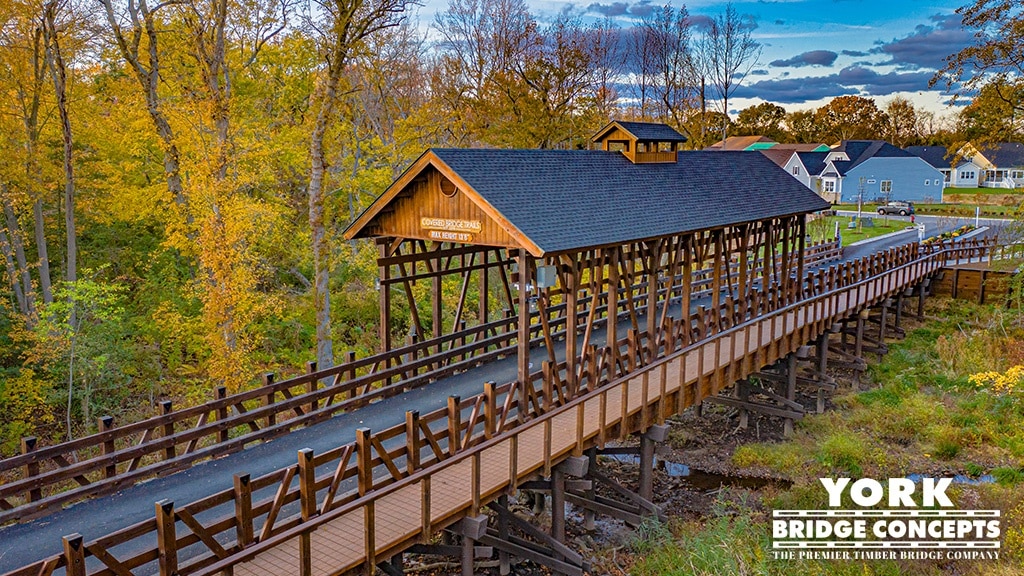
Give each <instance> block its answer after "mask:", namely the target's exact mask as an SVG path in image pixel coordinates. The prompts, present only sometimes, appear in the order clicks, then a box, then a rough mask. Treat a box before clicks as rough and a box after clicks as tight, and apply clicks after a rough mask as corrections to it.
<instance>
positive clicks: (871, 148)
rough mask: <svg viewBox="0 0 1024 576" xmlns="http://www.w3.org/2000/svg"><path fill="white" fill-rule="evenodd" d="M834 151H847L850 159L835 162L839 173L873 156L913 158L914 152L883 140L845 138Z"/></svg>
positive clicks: (844, 173) (843, 173)
mask: <svg viewBox="0 0 1024 576" xmlns="http://www.w3.org/2000/svg"><path fill="white" fill-rule="evenodd" d="M833 151H842V152H846V156H847V157H848V158H849V159H850V160H849V161H843V160H839V161H836V162H833V164H834V165H835V167H836V170H839V173H840V174H842V175H844V176H845V175H846V173H847V172H848V171H850V170H851V169H853V168H854V167H856V166H857V165H858V164H861V163H863V162H865V161H867V160H870V159H871V158H912V157H913V154H911V153H910V152H907V151H906V150H903V149H900V148H897V147H895V146H893V145H892V144H889V143H888V142H885V141H882V140H843V141H842V142H841V143H840V144H839V146H837V147H836V148H834V149H833Z"/></svg>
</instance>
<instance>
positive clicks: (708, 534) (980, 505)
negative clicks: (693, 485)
mask: <svg viewBox="0 0 1024 576" xmlns="http://www.w3.org/2000/svg"><path fill="white" fill-rule="evenodd" d="M927 312H928V316H929V317H931V318H934V320H931V321H929V322H928V323H926V324H924V325H923V326H920V327H918V328H916V329H914V330H912V331H908V334H907V337H906V338H905V339H903V340H901V341H898V342H890V352H889V354H887V355H886V356H885V357H884V359H883V361H882V362H881V363H878V364H874V365H872V366H870V368H869V371H868V373H867V374H866V375H865V376H864V379H865V380H867V381H870V384H869V385H862V386H861V388H866V389H846V390H845V391H842V392H837V393H836V397H835V398H834V403H835V405H836V408H835V409H834V410H832V411H829V412H826V413H825V414H821V415H809V416H807V417H805V418H804V419H803V420H802V421H800V422H799V423H798V425H797V428H796V432H795V434H794V435H793V436H792V437H791V438H789V439H787V440H785V441H782V442H768V443H756V444H747V445H744V446H740V447H738V448H737V449H736V451H735V452H734V454H733V459H732V463H733V465H734V466H736V467H737V468H740V469H745V472H746V473H760V474H764V473H772V474H774V475H776V476H781V477H785V478H787V479H789V480H791V481H792V482H793V484H792V486H791V487H790V488H788V489H783V488H777V487H775V488H768V489H763V490H762V491H759V492H750V491H745V490H741V489H738V488H728V489H723V490H722V491H720V493H719V495H718V496H717V500H716V502H715V504H713V505H712V506H711V511H710V512H709V513H708V514H706V515H705V516H704V517H702V518H700V519H696V520H688V521H680V520H674V521H673V522H672V523H671V524H670V525H669V528H670V530H671V537H667V536H666V534H665V533H664V531H649V532H651V536H652V537H651V538H650V543H649V545H635V546H634V550H635V552H636V553H635V556H634V562H633V565H632V566H630V567H629V571H628V573H629V574H634V575H636V576H648V575H649V576H654V575H656V574H657V575H684V574H685V575H691V574H692V575H705V574H707V575H710V574H763V575H776V574H778V575H782V574H839V575H844V574H849V575H853V574H858V575H859V574H885V575H905V574H907V575H909V574H925V575H931V574H935V575H938V574H945V573H957V574H1022V573H1024V380H1022V381H1021V382H1019V383H1017V385H1016V386H1015V387H1011V389H1009V390H1002V389H1000V390H996V389H994V388H986V387H985V385H975V384H973V383H971V382H970V381H969V376H970V375H971V374H974V373H978V372H989V371H995V372H1000V373H1004V372H1006V371H1007V370H1008V369H1009V368H1010V367H1011V366H1014V365H1020V364H1024V352H1019V353H1018V352H1014V351H1015V350H1017V349H1018V346H1019V345H1021V344H1024V314H1022V313H1021V312H1019V311H1011V310H1001V309H995V308H992V307H981V306H975V305H971V304H965V303H962V302H955V301H950V300H940V301H930V302H929V303H928V310H927ZM1022 349H1024V348H1022ZM911 473H919V474H923V475H926V476H947V475H953V474H965V475H968V476H970V477H973V478H977V477H980V476H983V475H986V474H991V475H992V476H993V477H994V478H995V480H996V482H994V483H986V484H979V485H971V486H969V485H954V486H953V487H952V488H951V489H950V490H949V491H948V492H947V493H948V494H949V496H950V497H951V498H952V500H953V502H954V504H955V505H957V506H958V507H961V508H967V509H999V510H1001V513H1002V516H1001V529H1002V538H1003V541H1002V547H1001V549H1000V559H999V560H998V561H994V560H985V561H980V560H975V561H967V560H941V561H934V560H931V561H929V560H914V561H910V560H884V561H881V560H872V561H859V560H846V561H810V560H778V559H774V558H773V557H772V555H771V511H772V510H774V509H798V510H810V509H820V508H824V507H827V495H826V494H825V491H824V489H823V488H822V487H821V485H820V482H819V480H818V479H819V478H822V477H835V476H851V477H853V478H857V477H872V478H887V477H901V476H906V475H908V474H911ZM844 500H845V498H844ZM843 504H844V506H846V505H849V504H850V503H848V502H844V503H843Z"/></svg>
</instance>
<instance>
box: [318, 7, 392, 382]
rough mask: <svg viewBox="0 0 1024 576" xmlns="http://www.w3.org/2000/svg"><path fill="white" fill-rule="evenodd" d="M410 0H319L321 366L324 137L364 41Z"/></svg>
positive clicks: (329, 342)
mask: <svg viewBox="0 0 1024 576" xmlns="http://www.w3.org/2000/svg"><path fill="white" fill-rule="evenodd" d="M409 4H410V2H409V1H408V0H316V2H315V7H316V9H317V12H318V14H317V20H316V21H315V22H314V21H313V20H309V21H308V22H307V26H308V28H309V29H310V30H311V31H315V34H316V36H317V45H318V49H319V51H320V55H321V58H322V59H323V60H322V62H323V64H324V69H323V74H322V77H321V79H320V82H319V85H318V86H317V89H316V98H317V102H318V105H317V111H316V119H315V120H314V122H313V126H312V131H311V134H310V141H309V158H310V170H309V186H308V188H307V195H308V198H309V227H310V234H311V239H310V242H311V246H312V254H313V266H314V272H313V274H314V276H313V289H314V299H315V303H316V304H315V307H316V342H317V344H316V359H317V365H318V366H319V367H320V368H327V367H329V366H333V365H334V348H333V338H332V336H331V309H330V302H331V297H330V269H331V262H330V257H329V251H328V250H329V247H328V245H327V242H326V230H327V222H326V221H325V220H324V203H325V200H324V188H325V187H324V180H325V175H326V170H327V162H326V157H325V153H324V140H325V138H326V136H327V131H328V130H329V129H330V127H331V124H332V122H333V120H334V110H335V106H336V105H337V102H338V97H339V91H340V89H341V86H342V77H343V74H344V72H345V70H346V68H347V67H348V66H349V64H350V62H351V60H352V55H353V53H354V52H355V50H356V49H357V48H358V47H359V45H360V43H361V42H362V41H363V40H364V39H366V38H367V37H368V36H371V35H373V34H375V33H377V32H379V31H381V30H385V29H387V28H391V27H394V26H397V25H398V24H399V23H400V22H401V21H402V19H403V18H404V17H405V10H406V8H407V7H408V6H409Z"/></svg>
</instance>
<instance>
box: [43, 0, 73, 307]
mask: <svg viewBox="0 0 1024 576" xmlns="http://www.w3.org/2000/svg"><path fill="white" fill-rule="evenodd" d="M56 21H57V2H56V1H52V2H50V3H48V4H47V5H46V8H45V10H44V15H43V34H44V36H45V38H46V45H47V47H48V52H49V59H48V62H49V66H50V76H51V77H52V78H53V90H54V93H55V94H56V96H57V112H58V113H59V115H60V127H61V139H62V140H63V143H64V227H65V229H66V231H67V270H66V275H67V281H68V282H75V281H76V280H78V237H77V235H76V234H75V167H74V150H73V144H74V138H73V137H72V133H71V116H70V115H69V113H68V95H67V67H66V65H65V63H64V57H63V56H62V55H61V51H60V42H59V41H58V38H57V26H56ZM73 314H74V312H73V311H72V315H73Z"/></svg>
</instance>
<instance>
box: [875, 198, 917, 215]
mask: <svg viewBox="0 0 1024 576" xmlns="http://www.w3.org/2000/svg"><path fill="white" fill-rule="evenodd" d="M877 212H878V213H879V214H882V215H883V216H884V215H885V214H899V215H900V216H909V215H911V214H913V213H914V203H913V202H899V201H894V202H889V203H888V204H883V205H881V206H879V207H878V210H877Z"/></svg>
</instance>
